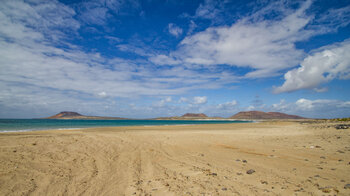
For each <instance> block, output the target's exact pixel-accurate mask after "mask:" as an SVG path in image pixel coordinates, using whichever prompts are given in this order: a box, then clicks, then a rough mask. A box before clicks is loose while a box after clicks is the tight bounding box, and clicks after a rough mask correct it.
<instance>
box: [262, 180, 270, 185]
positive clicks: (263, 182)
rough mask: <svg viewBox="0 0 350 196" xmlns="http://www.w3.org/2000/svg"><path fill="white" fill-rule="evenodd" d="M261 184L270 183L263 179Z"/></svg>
mask: <svg viewBox="0 0 350 196" xmlns="http://www.w3.org/2000/svg"><path fill="white" fill-rule="evenodd" d="M260 182H261V184H269V183H268V182H267V181H264V180H261V181H260Z"/></svg>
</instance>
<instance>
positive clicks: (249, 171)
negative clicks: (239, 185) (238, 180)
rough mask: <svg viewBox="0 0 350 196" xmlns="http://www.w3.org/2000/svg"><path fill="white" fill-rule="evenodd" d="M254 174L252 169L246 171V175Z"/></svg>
mask: <svg viewBox="0 0 350 196" xmlns="http://www.w3.org/2000/svg"><path fill="white" fill-rule="evenodd" d="M254 172H255V170H254V169H250V170H248V171H247V174H253V173H254Z"/></svg>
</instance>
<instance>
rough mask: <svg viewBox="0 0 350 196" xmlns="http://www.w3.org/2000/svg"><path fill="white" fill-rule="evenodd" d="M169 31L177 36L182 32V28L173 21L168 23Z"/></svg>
mask: <svg viewBox="0 0 350 196" xmlns="http://www.w3.org/2000/svg"><path fill="white" fill-rule="evenodd" d="M168 30H169V33H170V34H171V35H173V36H175V37H179V36H180V35H181V34H182V29H181V28H180V27H178V26H176V25H175V24H174V23H169V25H168Z"/></svg>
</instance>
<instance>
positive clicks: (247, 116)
mask: <svg viewBox="0 0 350 196" xmlns="http://www.w3.org/2000/svg"><path fill="white" fill-rule="evenodd" d="M43 119H86V120H121V119H128V118H121V117H102V116H85V115H82V114H79V113H77V112H71V111H63V112H60V113H58V114H56V115H53V116H50V117H46V118H43ZM200 119H203V120H205V119H214V120H225V119H237V120H268V119H306V118H304V117H301V116H296V115H289V114H284V113H280V112H262V111H244V112H238V113H237V114H235V115H233V116H231V117H229V118H223V117H209V116H207V115H206V114H204V113H186V114H184V115H182V116H173V117H159V118H154V120H200Z"/></svg>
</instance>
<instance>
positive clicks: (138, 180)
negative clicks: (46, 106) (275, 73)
mask: <svg viewBox="0 0 350 196" xmlns="http://www.w3.org/2000/svg"><path fill="white" fill-rule="evenodd" d="M347 184H350V129H338V130H337V129H335V128H334V127H333V126H330V125H329V124H325V123H323V124H320V123H300V122H262V123H248V124H220V125H186V126H153V127H110V128H90V129H80V130H59V131H35V132H23V133H1V134H0V195H350V185H348V186H349V188H348V189H346V185H347Z"/></svg>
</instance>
